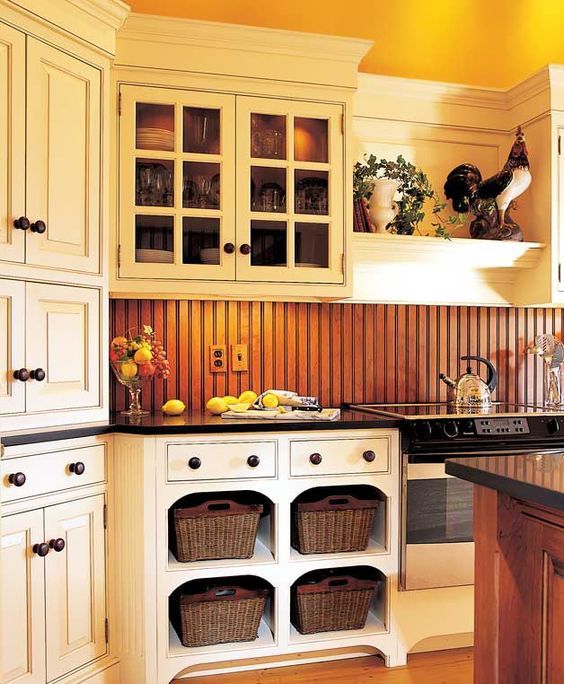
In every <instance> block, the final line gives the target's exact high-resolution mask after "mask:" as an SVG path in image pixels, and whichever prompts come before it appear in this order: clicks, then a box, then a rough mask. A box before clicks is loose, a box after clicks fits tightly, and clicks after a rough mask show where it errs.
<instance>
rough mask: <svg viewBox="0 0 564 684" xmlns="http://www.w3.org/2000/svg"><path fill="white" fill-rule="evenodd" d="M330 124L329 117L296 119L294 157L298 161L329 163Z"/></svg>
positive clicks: (298, 117)
mask: <svg viewBox="0 0 564 684" xmlns="http://www.w3.org/2000/svg"><path fill="white" fill-rule="evenodd" d="M328 149H329V126H328V121H327V119H310V118H305V117H300V116H297V117H296V118H295V119H294V159H295V160H296V161H305V162H319V163H324V164H325V163H327V162H328V161H329V156H328Z"/></svg>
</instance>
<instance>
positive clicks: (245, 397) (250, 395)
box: [239, 390, 257, 404]
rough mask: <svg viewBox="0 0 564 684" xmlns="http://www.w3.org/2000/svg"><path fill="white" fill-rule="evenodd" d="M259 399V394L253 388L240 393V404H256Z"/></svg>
mask: <svg viewBox="0 0 564 684" xmlns="http://www.w3.org/2000/svg"><path fill="white" fill-rule="evenodd" d="M256 400H257V395H256V393H255V392H253V390H246V391H245V392H241V394H240V395H239V403H240V404H247V403H249V404H254V403H255V401H256Z"/></svg>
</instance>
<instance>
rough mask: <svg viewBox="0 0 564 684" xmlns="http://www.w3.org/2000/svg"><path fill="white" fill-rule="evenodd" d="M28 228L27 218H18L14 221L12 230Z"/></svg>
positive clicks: (29, 224)
mask: <svg viewBox="0 0 564 684" xmlns="http://www.w3.org/2000/svg"><path fill="white" fill-rule="evenodd" d="M30 226H31V223H30V222H29V219H28V218H27V216H20V217H19V218H17V219H14V228H17V229H18V230H28V229H29V227H30Z"/></svg>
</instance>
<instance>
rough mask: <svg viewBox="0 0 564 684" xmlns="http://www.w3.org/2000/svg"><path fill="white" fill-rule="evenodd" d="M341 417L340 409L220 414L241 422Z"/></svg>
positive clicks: (254, 411)
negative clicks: (238, 419) (241, 420)
mask: <svg viewBox="0 0 564 684" xmlns="http://www.w3.org/2000/svg"><path fill="white" fill-rule="evenodd" d="M340 416H341V409H338V408H334V409H330V408H328V409H322V410H321V411H300V410H299V409H296V410H294V411H287V412H286V413H280V411H279V410H278V409H272V410H269V409H262V410H254V409H249V410H248V411H243V413H237V412H236V411H226V412H225V413H222V414H221V417H222V418H228V419H231V418H242V419H243V420H288V421H291V420H310V421H312V422H313V421H318V420H322V421H323V420H337V419H338V418H339V417H340Z"/></svg>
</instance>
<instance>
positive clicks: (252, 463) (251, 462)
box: [247, 454, 260, 468]
mask: <svg viewBox="0 0 564 684" xmlns="http://www.w3.org/2000/svg"><path fill="white" fill-rule="evenodd" d="M259 463H260V458H259V457H258V456H255V454H252V455H251V456H249V458H248V459H247V465H248V466H249V468H256V467H257V466H258V465H259Z"/></svg>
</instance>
